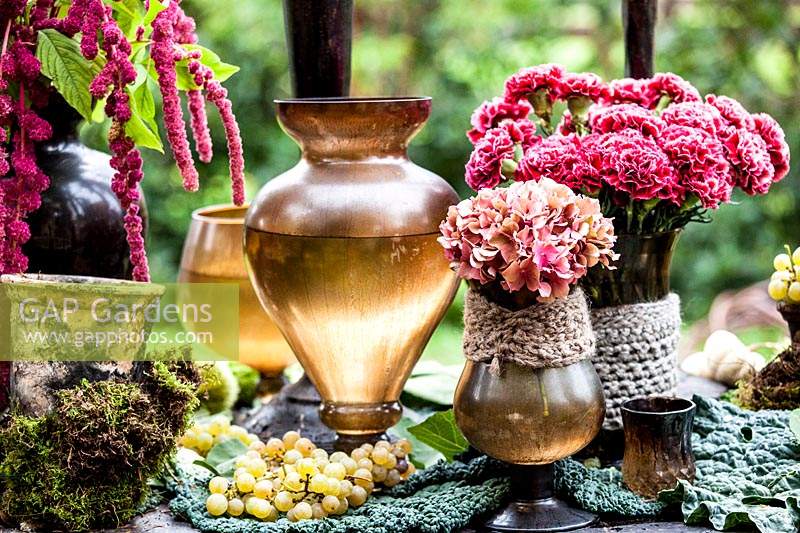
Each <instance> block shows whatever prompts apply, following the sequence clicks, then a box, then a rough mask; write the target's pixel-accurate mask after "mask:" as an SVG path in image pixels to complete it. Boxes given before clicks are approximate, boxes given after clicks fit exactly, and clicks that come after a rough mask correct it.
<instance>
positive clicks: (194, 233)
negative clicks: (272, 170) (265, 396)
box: [178, 205, 294, 378]
mask: <svg viewBox="0 0 800 533" xmlns="http://www.w3.org/2000/svg"><path fill="white" fill-rule="evenodd" d="M246 211H247V206H244V207H238V206H234V205H213V206H208V207H203V208H201V209H198V210H196V211H194V212H193V213H192V223H191V225H190V226H189V232H188V234H187V235H186V241H185V242H184V245H183V255H182V257H181V268H180V273H179V274H178V281H179V282H181V283H235V284H237V285H239V360H240V361H241V362H242V363H245V364H247V365H250V366H252V367H253V368H255V369H257V370H259V371H261V372H262V373H263V374H264V375H265V376H267V377H275V378H277V377H278V376H280V375H281V373H282V372H283V369H284V368H286V367H287V366H288V365H290V364H291V363H292V362H293V361H294V354H293V353H292V349H291V348H290V347H289V345H288V344H287V343H286V341H285V340H284V338H283V335H282V334H281V332H280V330H278V328H277V326H275V323H274V322H272V320H270V318H269V317H268V316H267V315H266V314H265V313H264V311H263V309H261V304H259V302H258V298H257V297H256V293H255V291H254V290H253V286H252V285H251V284H250V279H249V278H248V276H247V269H246V267H245V262H244V254H243V253H242V238H243V235H244V215H245V212H246Z"/></svg>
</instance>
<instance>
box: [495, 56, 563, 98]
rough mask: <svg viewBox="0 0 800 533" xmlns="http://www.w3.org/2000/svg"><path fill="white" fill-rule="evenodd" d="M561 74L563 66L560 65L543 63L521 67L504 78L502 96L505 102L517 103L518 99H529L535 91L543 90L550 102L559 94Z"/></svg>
mask: <svg viewBox="0 0 800 533" xmlns="http://www.w3.org/2000/svg"><path fill="white" fill-rule="evenodd" d="M563 76H564V67H562V66H561V65H554V64H545V65H537V66H535V67H527V68H523V69H522V70H520V71H519V72H517V73H516V74H514V75H512V76H511V77H509V78H508V79H507V80H506V85H505V93H504V98H505V100H506V101H507V102H512V103H517V102H519V101H520V100H526V99H528V100H530V99H531V97H532V96H533V94H534V93H535V92H537V91H539V90H544V92H545V95H546V97H547V98H548V99H549V101H550V102H551V103H552V101H553V100H554V99H556V98H557V97H558V95H559V94H561V78H562V77H563Z"/></svg>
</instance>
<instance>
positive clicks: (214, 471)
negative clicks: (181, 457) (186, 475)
mask: <svg viewBox="0 0 800 533" xmlns="http://www.w3.org/2000/svg"><path fill="white" fill-rule="evenodd" d="M192 464H193V465H197V466H202V467H203V468H205V469H206V470H208V471H209V472H211V473H212V474H214V475H215V476H218V475H219V470H217V469H216V468H214V467H213V466H211V465H210V464H209V463H207V462H206V461H203V460H202V459H198V460H196V461H194V462H192Z"/></svg>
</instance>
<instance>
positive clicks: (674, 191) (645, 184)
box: [594, 129, 682, 204]
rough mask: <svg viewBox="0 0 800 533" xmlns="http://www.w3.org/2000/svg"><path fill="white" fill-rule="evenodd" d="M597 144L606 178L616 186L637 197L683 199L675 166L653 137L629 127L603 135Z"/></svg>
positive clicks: (645, 198)
mask: <svg viewBox="0 0 800 533" xmlns="http://www.w3.org/2000/svg"><path fill="white" fill-rule="evenodd" d="M594 147H595V149H596V150H597V152H598V158H599V165H600V168H599V170H600V175H601V176H602V180H603V182H605V183H607V184H608V185H610V186H611V187H612V188H614V189H616V190H617V191H621V192H624V193H626V194H627V195H628V196H629V197H630V198H631V199H633V200H652V199H655V198H661V199H666V200H671V201H672V202H674V203H676V204H680V203H681V201H682V196H681V191H680V190H679V188H678V177H677V175H676V174H675V170H674V169H673V168H672V166H671V165H670V161H669V159H668V158H667V156H666V154H664V152H663V151H662V150H661V148H659V147H658V145H657V144H656V142H655V141H654V140H653V139H651V138H649V137H645V136H644V135H642V134H641V133H640V132H638V131H635V130H631V129H628V130H624V131H622V132H619V133H610V134H606V135H603V136H601V137H599V138H598V139H597V142H596V143H595V145H594Z"/></svg>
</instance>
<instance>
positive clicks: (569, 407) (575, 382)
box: [453, 360, 605, 465]
mask: <svg viewBox="0 0 800 533" xmlns="http://www.w3.org/2000/svg"><path fill="white" fill-rule="evenodd" d="M453 410H454V412H455V417H456V422H457V423H458V427H459V428H461V431H462V432H463V433H464V436H465V437H466V438H467V440H468V441H469V442H470V444H472V446H474V447H475V448H477V449H478V450H480V451H482V452H484V453H486V454H487V455H490V456H492V457H494V458H495V459H499V460H501V461H504V462H506V463H511V464H516V465H541V464H547V463H552V462H554V461H557V460H559V459H563V458H564V457H568V456H570V455H572V454H574V453H575V452H577V451H579V450H581V449H582V448H583V447H584V446H586V445H587V444H588V443H589V442H590V441H591V440H592V439H593V438H594V436H595V435H597V433H598V431H600V426H601V425H602V423H603V415H604V413H605V404H604V401H603V387H602V385H601V384H600V379H599V378H598V377H597V372H595V370H594V367H593V366H592V363H591V361H589V360H583V361H580V362H578V363H575V364H572V365H569V366H566V367H563V368H538V369H531V368H527V367H523V366H519V365H516V364H514V363H504V364H503V369H502V373H501V375H500V376H494V375H492V374H491V372H489V364H488V363H475V362H473V361H467V363H466V365H465V366H464V372H463V373H462V374H461V380H460V381H459V382H458V387H457V388H456V394H455V399H454V400H453Z"/></svg>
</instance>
